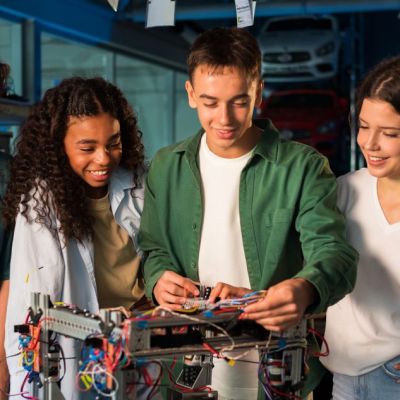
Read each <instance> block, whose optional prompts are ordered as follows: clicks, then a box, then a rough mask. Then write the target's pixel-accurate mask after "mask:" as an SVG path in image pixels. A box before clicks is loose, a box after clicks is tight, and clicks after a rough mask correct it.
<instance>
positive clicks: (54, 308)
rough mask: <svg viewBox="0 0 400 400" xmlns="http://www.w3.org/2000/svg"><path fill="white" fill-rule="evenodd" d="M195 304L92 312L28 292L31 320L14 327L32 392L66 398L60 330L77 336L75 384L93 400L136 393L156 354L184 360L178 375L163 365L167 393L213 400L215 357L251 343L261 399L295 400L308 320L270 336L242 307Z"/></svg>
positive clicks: (302, 369) (302, 375) (171, 399)
mask: <svg viewBox="0 0 400 400" xmlns="http://www.w3.org/2000/svg"><path fill="white" fill-rule="evenodd" d="M248 299H250V297H248ZM202 300H204V299H202ZM237 301H239V303H240V302H241V300H240V299H239V300H237ZM198 304H200V308H201V312H200V311H199V310H198V309H197V308H196V307H197V306H196V303H195V302H193V304H192V302H191V304H190V307H193V306H194V307H195V312H194V313H191V312H192V311H193V309H191V308H190V307H186V310H185V311H186V313H182V314H180V313H176V312H173V311H170V310H167V309H164V308H161V307H158V308H156V309H155V310H154V311H153V312H152V313H151V314H145V313H144V314H142V315H141V316H138V317H134V318H125V319H124V316H123V314H122V313H121V312H119V311H110V310H101V311H100V314H99V315H93V314H91V313H90V312H88V311H86V310H80V309H78V308H76V307H72V306H68V305H64V304H55V305H52V304H51V303H50V299H49V296H47V295H43V294H40V293H33V294H32V301H31V308H30V318H29V321H28V322H27V323H25V324H22V325H17V326H15V331H16V332H18V333H19V334H20V347H21V353H22V360H23V366H24V369H25V370H26V371H27V380H28V381H29V382H30V383H33V385H32V386H33V393H32V394H33V396H34V397H36V398H39V399H45V400H48V399H49V400H59V399H60V400H61V399H64V397H63V395H62V394H61V391H60V389H59V384H58V382H59V381H60V377H61V375H62V374H61V370H62V368H61V365H62V364H63V354H62V349H61V348H60V346H59V345H58V344H57V343H56V342H55V341H54V340H53V341H52V340H51V338H52V334H53V333H57V334H59V335H64V336H68V337H71V338H75V339H78V340H81V341H82V352H81V360H80V363H79V365H80V370H79V373H78V376H77V382H79V384H80V385H81V386H83V388H84V389H85V390H92V391H93V398H96V396H97V398H103V396H105V397H108V398H112V399H115V400H120V399H121V400H122V399H127V398H130V399H135V394H134V393H130V394H129V396H128V395H127V393H128V392H129V389H130V388H131V386H132V381H135V379H137V374H135V371H136V370H138V369H140V366H141V365H142V363H144V362H146V361H147V362H148V361H149V360H153V361H150V362H153V363H157V364H158V365H159V366H160V368H162V364H161V362H160V361H159V360H162V359H163V358H165V357H171V356H172V357H176V356H178V355H180V356H182V357H183V360H184V362H183V367H182V370H181V372H180V374H179V376H178V378H177V379H176V380H175V379H173V378H172V377H171V375H172V374H171V371H169V370H168V373H169V375H170V377H171V387H170V388H169V389H168V397H167V398H168V399H169V400H175V399H189V398H190V399H217V398H218V395H217V392H215V391H212V390H211V389H210V388H209V387H208V385H210V384H211V371H212V367H213V361H212V360H213V357H220V358H223V359H225V360H226V361H227V362H228V363H229V364H230V365H233V364H234V363H235V362H240V360H238V358H239V357H237V356H236V357H235V360H234V359H232V358H230V357H229V355H228V354H230V353H229V351H231V350H235V351H236V353H237V351H239V352H240V351H241V350H243V353H245V352H246V351H247V350H249V349H254V348H255V349H258V350H259V353H260V366H259V376H260V382H261V384H262V386H263V388H264V392H265V394H266V398H268V399H274V400H277V399H289V398H290V399H300V397H299V396H300V389H301V387H302V384H303V381H304V378H305V364H304V359H305V352H306V349H307V340H306V337H307V334H308V333H307V323H306V321H305V320H303V321H302V322H301V323H300V324H299V325H298V326H297V327H295V328H292V329H290V330H288V331H286V332H285V333H284V334H274V333H272V332H268V331H266V330H264V329H263V328H262V327H260V326H259V325H257V324H255V323H252V322H250V321H245V320H243V321H241V320H238V316H239V315H240V313H241V310H240V307H235V306H232V302H231V304H230V307H229V306H228V305H227V304H226V303H223V302H222V303H221V304H220V305H219V306H218V307H216V306H215V305H214V306H213V307H212V309H209V308H207V307H206V306H205V304H206V303H205V302H204V301H200V302H198ZM242 304H243V303H242ZM188 311H189V312H190V313H188ZM236 353H235V354H236ZM64 368H65V367H64Z"/></svg>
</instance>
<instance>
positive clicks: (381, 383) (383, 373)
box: [332, 356, 400, 400]
mask: <svg viewBox="0 0 400 400" xmlns="http://www.w3.org/2000/svg"><path fill="white" fill-rule="evenodd" d="M397 364H400V356H399V357H396V358H394V359H393V360H390V361H388V362H387V363H385V364H384V365H382V366H381V367H379V368H376V369H374V370H373V371H371V372H368V373H367V374H364V375H359V376H348V375H342V374H337V373H335V374H333V390H332V399H333V400H399V399H400V370H398V369H396V368H395V365H397Z"/></svg>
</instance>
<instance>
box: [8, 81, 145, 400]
mask: <svg viewBox="0 0 400 400" xmlns="http://www.w3.org/2000/svg"><path fill="white" fill-rule="evenodd" d="M143 172H144V151H143V145H142V143H141V133H140V131H139V130H138V126H137V120H136V117H135V115H134V114H133V111H132V109H131V108H130V107H129V105H128V103H127V101H126V99H125V98H124V96H123V95H122V93H121V91H120V90H119V89H118V88H116V87H115V86H114V85H112V84H110V83H108V82H106V81H105V80H103V79H102V78H92V79H83V78H78V77H77V78H70V79H66V80H64V81H62V82H61V83H60V84H59V85H58V86H57V87H55V88H53V89H50V90H48V91H47V92H46V94H45V95H44V98H43V100H42V101H41V102H39V103H38V104H37V105H36V106H35V107H34V109H33V110H32V112H31V114H30V116H29V117H28V119H27V121H26V123H25V124H24V126H23V127H22V130H21V137H20V140H19V143H18V147H17V154H16V156H15V159H14V162H13V164H12V169H11V178H10V185H9V187H8V191H7V194H6V197H5V204H6V209H5V213H4V215H5V218H6V220H7V222H8V223H9V224H14V223H15V234H14V243H13V248H12V257H11V274H10V294H9V301H8V313H7V334H6V348H7V353H8V355H12V354H15V353H18V342H17V339H18V335H17V334H15V333H13V326H14V325H15V324H20V323H23V322H24V319H25V316H26V314H27V310H28V307H29V305H30V293H31V292H42V293H47V294H49V295H50V297H51V300H52V301H53V302H55V301H63V302H65V303H68V304H74V305H76V306H78V307H80V308H85V309H88V310H90V311H91V312H93V313H96V312H97V311H98V310H99V308H104V307H113V306H125V307H131V306H132V305H133V304H135V302H137V301H138V300H140V299H141V298H142V296H143V294H144V292H143V283H142V278H141V276H140V273H139V263H140V252H139V249H138V247H137V245H136V237H137V232H138V228H139V222H140V216H141V210H142V203H143ZM60 341H61V346H62V348H63V350H64V354H65V357H66V359H67V360H66V361H67V367H66V376H65V378H64V379H63V380H62V382H61V388H62V392H63V394H64V396H65V398H66V399H75V398H80V397H81V396H80V392H79V390H77V388H76V383H75V376H76V372H77V366H78V362H77V360H74V359H72V360H71V359H70V358H73V357H77V356H78V357H77V358H79V350H80V345H81V343H79V342H78V341H74V340H72V339H65V338H60ZM8 363H9V369H10V375H11V394H15V393H20V392H21V382H23V379H24V377H25V372H24V371H23V370H22V368H21V367H20V366H19V365H18V357H11V358H8ZM25 389H28V387H27V385H26V387H25Z"/></svg>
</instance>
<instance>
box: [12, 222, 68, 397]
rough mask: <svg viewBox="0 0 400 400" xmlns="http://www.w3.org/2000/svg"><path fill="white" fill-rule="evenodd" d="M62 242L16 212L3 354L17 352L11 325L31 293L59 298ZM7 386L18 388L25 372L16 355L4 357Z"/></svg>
mask: <svg viewBox="0 0 400 400" xmlns="http://www.w3.org/2000/svg"><path fill="white" fill-rule="evenodd" d="M61 246H62V244H61V243H60V242H59V239H58V236H56V235H54V234H53V232H51V231H50V230H49V229H47V228H46V227H44V226H43V225H41V224H39V223H37V222H35V221H34V220H33V221H31V222H29V221H27V220H26V218H25V217H23V216H22V215H21V214H19V215H18V216H17V218H16V222H15V229H14V240H13V244H12V253H11V262H10V291H9V298H8V305H7V318H6V338H5V348H6V352H7V356H12V355H15V354H17V353H19V349H18V334H17V333H14V326H15V325H19V324H23V323H24V321H25V318H26V316H27V313H28V308H29V306H30V305H31V293H32V292H41V293H45V294H49V295H50V298H51V299H52V300H53V301H55V300H60V298H61V296H62V287H63V284H64V269H65V268H64V261H63V256H62V251H61ZM7 363H8V367H9V370H10V377H11V388H12V389H13V390H15V389H16V390H19V389H18V386H19V387H20V385H21V383H22V380H23V378H24V376H25V373H24V371H23V369H22V367H21V366H20V363H19V357H18V356H14V357H9V358H8V359H7Z"/></svg>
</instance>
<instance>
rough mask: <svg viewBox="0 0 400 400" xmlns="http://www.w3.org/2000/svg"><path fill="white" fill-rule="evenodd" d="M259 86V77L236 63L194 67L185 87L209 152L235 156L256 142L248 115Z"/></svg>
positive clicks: (257, 100)
mask: <svg viewBox="0 0 400 400" xmlns="http://www.w3.org/2000/svg"><path fill="white" fill-rule="evenodd" d="M262 87H263V86H262V82H261V81H259V80H256V79H251V78H249V77H246V76H245V75H244V74H243V73H242V72H241V71H240V70H239V69H238V68H236V67H232V68H230V67H224V68H220V69H215V68H213V67H210V66H207V65H199V66H198V67H197V68H196V69H195V71H194V73H193V79H192V82H190V81H187V82H186V91H187V93H188V97H189V105H190V106H191V107H192V108H197V114H198V117H199V121H200V124H201V126H202V127H203V129H204V130H205V132H206V139H207V145H208V147H209V148H210V150H211V151H212V152H213V153H215V154H216V155H218V156H220V157H225V158H236V157H240V156H242V155H244V154H246V153H247V152H249V151H250V150H251V149H252V148H253V147H254V146H255V145H256V143H257V142H258V140H259V138H260V134H261V132H260V131H259V130H258V128H256V127H254V126H253V125H252V117H253V110H254V107H255V106H259V105H260V103H261V97H262V96H261V94H262Z"/></svg>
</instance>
